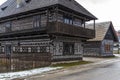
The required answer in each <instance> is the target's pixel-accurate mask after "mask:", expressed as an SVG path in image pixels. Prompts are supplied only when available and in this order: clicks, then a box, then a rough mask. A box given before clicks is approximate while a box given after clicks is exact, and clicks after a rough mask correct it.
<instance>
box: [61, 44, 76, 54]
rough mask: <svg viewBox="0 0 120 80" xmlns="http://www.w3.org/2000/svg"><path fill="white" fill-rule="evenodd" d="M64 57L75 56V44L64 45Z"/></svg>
mask: <svg viewBox="0 0 120 80" xmlns="http://www.w3.org/2000/svg"><path fill="white" fill-rule="evenodd" d="M63 55H74V43H63Z"/></svg>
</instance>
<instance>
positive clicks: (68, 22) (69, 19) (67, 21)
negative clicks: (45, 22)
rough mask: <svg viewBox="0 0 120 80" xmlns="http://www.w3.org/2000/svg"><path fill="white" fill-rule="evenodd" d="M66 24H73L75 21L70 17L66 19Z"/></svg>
mask: <svg viewBox="0 0 120 80" xmlns="http://www.w3.org/2000/svg"><path fill="white" fill-rule="evenodd" d="M64 23H66V24H72V23H73V20H72V18H70V17H64Z"/></svg>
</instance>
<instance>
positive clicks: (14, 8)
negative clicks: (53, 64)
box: [0, 0, 97, 66]
mask: <svg viewBox="0 0 120 80" xmlns="http://www.w3.org/2000/svg"><path fill="white" fill-rule="evenodd" d="M0 8H1V11H0V54H2V56H4V57H8V58H14V57H15V58H16V59H18V60H17V61H18V62H19V61H20V60H25V59H26V58H27V61H29V60H33V61H36V60H37V62H40V60H45V61H50V60H51V61H61V60H82V55H83V46H82V44H83V42H84V41H86V40H88V39H92V38H94V37H95V20H96V19H97V18H96V17H95V16H94V15H92V14H91V13H90V12H89V11H87V10H86V9H85V8H84V7H82V6H81V5H80V4H79V3H78V2H76V1H75V0H7V1H6V2H5V3H4V4H2V5H1V6H0ZM91 20H93V27H92V29H88V28H86V25H85V24H86V22H88V21H91ZM82 25H84V26H82ZM30 55H31V56H30ZM20 57H21V58H20ZM19 58H20V59H19ZM37 62H33V63H34V64H37ZM33 66H35V65H33Z"/></svg>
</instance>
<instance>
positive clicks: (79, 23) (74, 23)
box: [73, 18, 82, 26]
mask: <svg viewBox="0 0 120 80" xmlns="http://www.w3.org/2000/svg"><path fill="white" fill-rule="evenodd" d="M73 25H75V26H81V25H82V20H80V19H77V18H76V19H75V20H74V22H73Z"/></svg>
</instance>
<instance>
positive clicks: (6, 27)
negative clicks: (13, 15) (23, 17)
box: [5, 22, 12, 32]
mask: <svg viewBox="0 0 120 80" xmlns="http://www.w3.org/2000/svg"><path fill="white" fill-rule="evenodd" d="M11 26H12V23H11V22H7V23H5V31H6V32H11Z"/></svg>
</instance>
